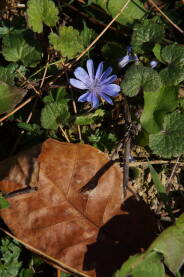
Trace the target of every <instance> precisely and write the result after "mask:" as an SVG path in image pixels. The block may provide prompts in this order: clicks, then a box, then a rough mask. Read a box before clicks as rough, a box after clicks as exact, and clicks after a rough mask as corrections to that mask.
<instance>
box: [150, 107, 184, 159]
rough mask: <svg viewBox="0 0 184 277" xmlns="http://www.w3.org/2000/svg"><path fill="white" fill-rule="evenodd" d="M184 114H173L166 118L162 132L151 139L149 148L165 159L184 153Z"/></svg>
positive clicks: (153, 135) (152, 135) (151, 136)
mask: <svg viewBox="0 0 184 277" xmlns="http://www.w3.org/2000/svg"><path fill="white" fill-rule="evenodd" d="M183 126H184V114H183V113H180V112H177V111H176V112H173V113H170V114H167V115H166V116H165V117H164V122H163V127H162V130H161V131H160V132H158V133H156V134H151V135H150V137H149V146H150V148H151V149H152V151H153V152H154V153H155V154H158V155H160V156H162V157H164V158H171V157H177V156H179V155H181V154H182V153H183V152H184V132H183Z"/></svg>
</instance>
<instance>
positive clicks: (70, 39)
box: [49, 26, 84, 59]
mask: <svg viewBox="0 0 184 277" xmlns="http://www.w3.org/2000/svg"><path fill="white" fill-rule="evenodd" d="M49 42H50V43H51V44H52V45H53V47H54V49H55V50H57V51H60V52H61V55H62V56H63V57H67V58H69V59H71V58H74V57H75V56H76V55H77V54H79V53H80V52H82V50H83V49H84V45H83V44H82V41H81V37H80V34H79V31H77V30H76V29H74V28H73V27H72V26H69V27H67V26H63V27H60V28H59V35H57V34H55V33H50V35H49Z"/></svg>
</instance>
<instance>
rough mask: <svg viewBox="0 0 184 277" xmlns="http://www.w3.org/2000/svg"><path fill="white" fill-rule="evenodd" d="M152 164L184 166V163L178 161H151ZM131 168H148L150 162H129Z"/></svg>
mask: <svg viewBox="0 0 184 277" xmlns="http://www.w3.org/2000/svg"><path fill="white" fill-rule="evenodd" d="M149 163H150V164H175V163H177V164H178V165H181V166H184V162H177V160H176V161H163V160H155V161H149ZM129 166H130V167H136V166H148V162H146V161H140V162H129Z"/></svg>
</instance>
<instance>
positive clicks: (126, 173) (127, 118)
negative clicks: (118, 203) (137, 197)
mask: <svg viewBox="0 0 184 277" xmlns="http://www.w3.org/2000/svg"><path fill="white" fill-rule="evenodd" d="M124 114H125V127H126V129H128V128H129V125H130V123H131V115H130V111H129V107H128V103H127V100H126V97H125V96H124ZM130 144H131V137H130V132H129V131H127V139H125V150H124V171H123V191H124V196H126V189H127V187H128V183H129V156H130Z"/></svg>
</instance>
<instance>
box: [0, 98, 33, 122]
mask: <svg viewBox="0 0 184 277" xmlns="http://www.w3.org/2000/svg"><path fill="white" fill-rule="evenodd" d="M35 97H36V95H33V96H31V97H29V98H28V99H27V100H26V101H24V102H23V103H21V104H20V105H19V106H18V107H17V108H15V109H14V110H13V111H11V112H10V113H8V114H7V115H5V116H3V117H1V118H0V122H3V121H4V120H5V119H7V118H9V117H10V116H12V115H13V114H14V113H16V112H17V111H19V110H20V109H22V108H23V107H24V106H26V105H27V104H28V103H30V102H31V101H32V100H33V99H34V98H35Z"/></svg>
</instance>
